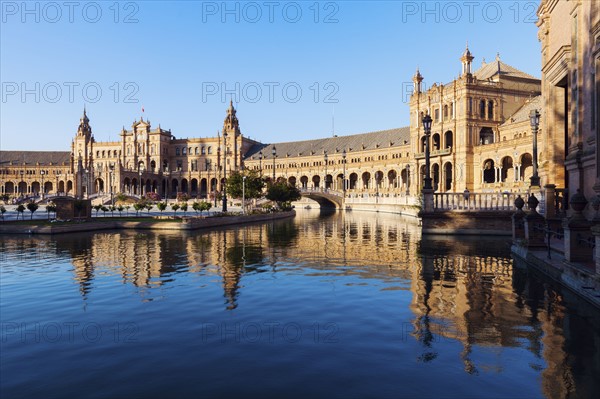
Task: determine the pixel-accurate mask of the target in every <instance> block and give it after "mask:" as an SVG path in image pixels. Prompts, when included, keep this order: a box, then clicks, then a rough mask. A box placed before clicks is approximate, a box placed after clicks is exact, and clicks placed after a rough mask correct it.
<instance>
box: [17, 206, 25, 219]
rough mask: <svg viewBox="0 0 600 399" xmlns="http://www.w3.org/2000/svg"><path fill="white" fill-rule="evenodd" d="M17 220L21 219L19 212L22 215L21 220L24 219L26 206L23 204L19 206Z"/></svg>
mask: <svg viewBox="0 0 600 399" xmlns="http://www.w3.org/2000/svg"><path fill="white" fill-rule="evenodd" d="M17 212H18V213H17V220H19V214H20V215H21V220H23V212H25V206H24V205H23V204H19V206H17Z"/></svg>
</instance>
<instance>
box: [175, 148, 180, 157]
mask: <svg viewBox="0 0 600 399" xmlns="http://www.w3.org/2000/svg"><path fill="white" fill-rule="evenodd" d="M175 155H179V147H175Z"/></svg>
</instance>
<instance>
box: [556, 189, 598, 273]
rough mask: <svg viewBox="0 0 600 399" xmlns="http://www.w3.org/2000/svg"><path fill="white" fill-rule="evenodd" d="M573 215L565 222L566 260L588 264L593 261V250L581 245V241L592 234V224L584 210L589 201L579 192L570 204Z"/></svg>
mask: <svg viewBox="0 0 600 399" xmlns="http://www.w3.org/2000/svg"><path fill="white" fill-rule="evenodd" d="M569 205H570V207H571V209H572V210H573V214H572V215H571V217H570V218H568V219H565V220H564V221H563V228H564V230H565V259H566V260H567V261H569V262H587V261H590V260H592V248H591V247H589V246H588V245H585V244H581V243H580V242H579V240H580V239H581V238H582V236H585V235H587V234H589V233H590V228H591V226H592V223H591V222H589V221H588V220H586V218H585V217H584V216H583V210H584V209H585V206H586V205H587V200H586V199H585V197H584V196H583V194H582V193H581V190H577V193H576V194H575V195H573V196H572V197H571V201H570V202H569Z"/></svg>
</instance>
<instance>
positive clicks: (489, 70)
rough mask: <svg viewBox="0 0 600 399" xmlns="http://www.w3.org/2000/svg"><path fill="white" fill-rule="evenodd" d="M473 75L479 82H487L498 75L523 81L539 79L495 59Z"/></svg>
mask: <svg viewBox="0 0 600 399" xmlns="http://www.w3.org/2000/svg"><path fill="white" fill-rule="evenodd" d="M473 75H475V77H476V78H477V79H479V80H487V79H489V78H491V77H492V76H496V75H500V76H511V77H516V78H523V79H538V78H536V77H535V76H531V75H529V74H528V73H525V72H523V71H520V70H518V69H517V68H515V67H512V66H510V65H508V64H506V63H504V62H502V61H500V60H499V59H495V60H494V61H492V62H489V63H487V64H485V65H482V66H481V68H479V69H478V70H477V71H475V72H474V73H473Z"/></svg>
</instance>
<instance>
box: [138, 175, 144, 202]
mask: <svg viewBox="0 0 600 399" xmlns="http://www.w3.org/2000/svg"><path fill="white" fill-rule="evenodd" d="M138 173H139V174H140V198H142V173H144V169H143V168H140V170H139V172H138Z"/></svg>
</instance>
